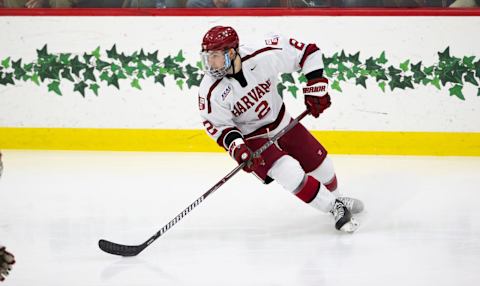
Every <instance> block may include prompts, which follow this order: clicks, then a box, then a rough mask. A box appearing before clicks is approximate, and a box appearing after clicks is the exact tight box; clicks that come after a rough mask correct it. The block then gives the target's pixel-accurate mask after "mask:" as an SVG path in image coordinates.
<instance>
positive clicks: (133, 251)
mask: <svg viewBox="0 0 480 286" xmlns="http://www.w3.org/2000/svg"><path fill="white" fill-rule="evenodd" d="M98 246H99V247H100V249H101V250H103V251H105V252H107V253H110V254H114V255H120V256H135V255H137V254H139V253H140V252H141V251H142V250H143V249H144V248H145V247H146V246H145V245H143V244H140V245H123V244H118V243H115V242H111V241H108V240H104V239H100V240H99V241H98Z"/></svg>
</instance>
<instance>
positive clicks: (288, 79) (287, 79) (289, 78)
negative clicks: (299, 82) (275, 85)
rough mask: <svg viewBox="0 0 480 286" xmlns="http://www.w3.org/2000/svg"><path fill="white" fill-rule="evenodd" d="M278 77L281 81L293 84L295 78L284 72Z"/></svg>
mask: <svg viewBox="0 0 480 286" xmlns="http://www.w3.org/2000/svg"><path fill="white" fill-rule="evenodd" d="M280 77H281V78H282V82H289V83H293V84H295V79H294V78H293V76H292V74H291V73H284V74H282V75H281V76H280Z"/></svg>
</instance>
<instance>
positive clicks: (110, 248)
mask: <svg viewBox="0 0 480 286" xmlns="http://www.w3.org/2000/svg"><path fill="white" fill-rule="evenodd" d="M308 114H309V111H308V110H305V111H304V112H303V113H302V114H300V115H299V116H298V117H297V118H295V119H294V120H293V121H291V122H290V123H289V124H288V125H287V126H286V127H285V128H283V129H282V130H280V131H279V132H278V133H277V134H276V135H275V136H273V137H272V138H271V139H270V140H268V142H267V143H265V144H263V146H262V147H260V148H259V149H258V150H257V151H255V152H254V153H253V156H258V155H260V154H262V153H263V151H265V150H267V148H268V147H270V146H271V145H272V144H274V143H275V142H276V141H277V140H278V139H279V138H280V137H282V136H283V135H284V134H285V133H287V132H288V131H290V129H292V128H293V127H294V126H295V125H297V123H298V122H299V121H300V120H302V119H303V118H304V117H305V116H307V115H308ZM245 164H246V162H244V163H242V164H240V165H238V166H237V167H236V168H235V169H233V170H232V171H231V172H230V173H228V174H227V175H226V176H225V177H223V178H222V179H221V180H220V181H219V182H218V183H217V184H215V186H213V187H212V188H211V189H210V190H208V191H207V192H206V193H205V194H203V195H202V196H201V197H199V198H198V199H196V200H195V201H194V202H193V203H191V204H190V205H189V206H188V207H187V208H186V209H185V210H183V211H182V212H181V213H179V214H178V215H177V216H176V217H175V218H173V219H172V220H171V221H170V222H169V223H167V224H166V225H165V226H164V227H162V229H160V230H159V231H158V232H157V233H155V234H154V235H153V236H152V237H150V238H149V239H148V240H147V241H145V242H144V243H142V244H139V245H123V244H118V243H114V242H111V241H108V240H104V239H100V240H99V241H98V246H99V247H100V249H101V250H103V251H105V252H107V253H110V254H114V255H120V256H135V255H137V254H139V253H140V252H142V251H143V250H144V249H145V248H146V247H147V246H149V245H150V244H151V243H152V242H154V241H155V240H156V239H157V238H159V237H160V236H162V235H163V234H164V233H165V232H166V231H167V230H169V229H170V228H171V227H172V226H174V225H175V224H176V223H177V222H179V221H180V220H181V219H182V218H183V217H184V216H186V215H187V214H188V213H189V212H190V211H191V210H193V209H194V208H195V207H196V206H198V205H199V204H200V203H201V202H203V200H205V199H206V198H207V197H208V196H209V195H211V194H212V193H213V192H215V191H216V190H217V189H218V188H220V187H221V186H222V185H223V184H224V183H226V182H227V181H228V180H229V179H230V178H232V177H233V176H234V175H235V174H236V173H238V172H239V171H240V170H241V169H242V168H243V167H244V166H245Z"/></svg>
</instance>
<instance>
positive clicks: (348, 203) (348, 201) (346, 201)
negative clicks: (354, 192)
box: [337, 197, 355, 210]
mask: <svg viewBox="0 0 480 286" xmlns="http://www.w3.org/2000/svg"><path fill="white" fill-rule="evenodd" d="M337 199H338V200H340V201H341V202H342V203H343V204H344V205H345V206H346V207H347V208H348V209H349V210H351V209H353V203H354V202H355V201H354V200H353V199H352V198H349V197H340V198H337Z"/></svg>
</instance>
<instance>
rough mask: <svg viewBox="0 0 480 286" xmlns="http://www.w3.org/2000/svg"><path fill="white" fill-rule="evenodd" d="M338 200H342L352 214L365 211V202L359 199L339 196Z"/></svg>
mask: <svg viewBox="0 0 480 286" xmlns="http://www.w3.org/2000/svg"><path fill="white" fill-rule="evenodd" d="M337 200H339V201H341V202H342V203H343V204H344V205H345V206H346V207H347V209H348V210H349V211H350V212H351V213H352V214H358V213H361V212H362V211H363V202H362V201H361V200H359V199H355V198H350V197H338V198H337Z"/></svg>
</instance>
